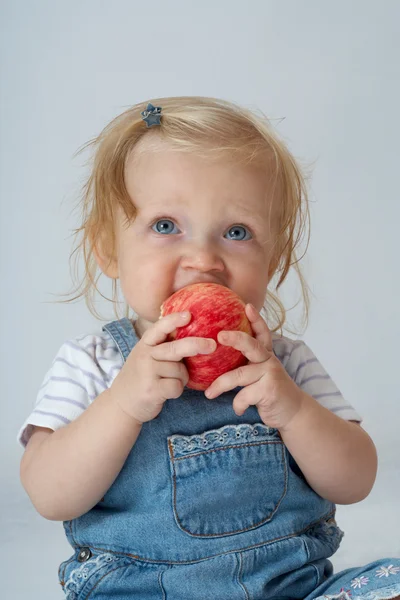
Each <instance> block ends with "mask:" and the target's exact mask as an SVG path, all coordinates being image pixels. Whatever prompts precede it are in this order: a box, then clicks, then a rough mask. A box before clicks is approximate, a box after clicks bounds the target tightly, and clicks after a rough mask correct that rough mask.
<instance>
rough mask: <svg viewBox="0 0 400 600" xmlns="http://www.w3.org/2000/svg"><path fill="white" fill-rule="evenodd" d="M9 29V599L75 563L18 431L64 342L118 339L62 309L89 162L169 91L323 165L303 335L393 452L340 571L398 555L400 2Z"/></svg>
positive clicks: (4, 365) (242, 6)
mask: <svg viewBox="0 0 400 600" xmlns="http://www.w3.org/2000/svg"><path fill="white" fill-rule="evenodd" d="M0 21H1V31H0V44H1V91H0V94H1V106H0V110H1V123H0V125H1V146H0V159H1V160H0V170H1V171H0V193H1V214H0V217H1V234H0V244H1V248H0V250H1V252H0V261H1V313H0V314H1V338H0V339H1V361H0V365H1V382H2V393H1V403H2V422H1V432H0V433H1V436H0V448H1V452H2V456H3V459H2V461H1V481H0V483H1V489H2V493H1V500H0V502H1V504H2V506H1V519H2V525H1V531H2V536H1V542H0V544H1V548H0V553H1V556H0V564H1V570H2V579H1V581H2V583H1V587H2V590H3V592H4V591H7V592H8V593H9V595H8V596H7V597H9V598H12V599H13V600H20V599H21V600H22V598H24V599H25V598H26V597H29V598H35V599H36V598H40V600H50V599H51V600H55V599H56V598H60V599H61V597H62V592H61V589H60V588H59V585H58V581H57V568H58V565H59V563H60V562H61V561H62V560H65V559H66V558H67V557H68V556H69V555H70V554H71V549H70V547H69V545H68V544H67V542H66V540H65V539H64V533H63V530H62V525H61V524H60V523H54V522H49V521H45V520H44V519H43V518H41V517H40V516H38V515H37V514H36V513H35V511H34V509H33V508H32V507H31V506H30V503H29V500H28V498H27V496H26V495H25V493H24V491H23V490H22V488H21V486H20V484H19V479H18V465H19V460H20V457H21V454H22V449H21V448H20V447H19V446H18V445H17V443H16V441H15V438H16V434H17V431H18V428H19V427H20V425H21V424H22V422H23V420H24V419H25V417H26V415H27V414H28V413H29V412H30V410H31V408H32V405H33V403H34V401H35V397H36V393H37V390H38V388H39V386H40V385H41V382H42V379H43V376H44V374H45V372H46V371H47V369H48V368H49V366H50V364H51V361H52V359H53V357H54V355H55V353H56V351H57V350H58V348H59V346H60V345H61V343H62V342H63V341H64V340H65V339H67V338H71V337H75V336H78V335H80V334H83V333H88V332H89V331H92V330H97V329H99V327H100V326H101V323H98V322H96V321H95V319H94V318H93V317H91V316H90V314H89V313H88V311H87V309H86V306H85V304H84V302H80V303H76V304H72V305H60V304H54V303H51V302H52V300H53V299H54V296H52V295H51V294H58V293H62V292H65V291H68V290H69V289H70V274H69V265H68V258H69V253H70V250H71V242H72V238H71V233H72V230H73V228H74V227H76V226H77V224H78V220H77V219H78V214H77V213H73V212H72V209H73V208H74V206H75V204H76V199H77V194H78V192H79V186H80V185H81V183H82V181H83V177H84V174H85V168H84V167H83V163H82V159H81V158H75V159H74V158H73V154H74V152H75V151H76V150H77V149H78V148H79V147H80V146H81V145H82V144H83V143H85V142H86V141H87V140H89V139H91V138H92V137H94V136H95V135H97V134H98V133H99V132H100V130H101V129H102V128H103V127H104V126H105V125H106V123H107V122H108V121H109V120H110V119H111V118H113V117H114V116H116V115H117V114H118V113H120V112H122V111H123V110H124V109H125V108H127V107H128V106H130V105H132V104H135V103H137V102H145V101H146V100H147V99H150V98H154V97H159V96H168V95H170V96H178V95H202V96H216V97H222V98H225V99H229V100H233V101H235V102H239V103H241V104H243V105H244V106H246V107H248V108H254V109H259V110H261V111H263V112H264V113H265V114H267V115H268V116H269V117H270V118H271V119H274V123H276V127H277V131H278V132H279V133H280V134H281V135H282V136H284V138H285V139H286V141H287V143H288V144H289V147H290V149H291V150H292V151H293V153H294V155H295V156H296V157H297V158H298V159H299V160H300V161H301V162H302V163H304V164H310V163H312V164H313V178H312V182H311V187H310V198H311V201H312V229H311V243H310V247H309V252H308V258H307V260H306V262H305V269H306V275H307V278H308V281H309V284H310V286H311V289H312V292H313V298H312V309H311V317H310V324H309V328H308V330H307V331H306V333H305V335H304V339H305V340H306V342H307V343H308V344H309V345H310V347H311V348H312V349H313V351H314V352H315V353H316V355H317V356H318V357H319V359H320V360H321V362H322V364H323V365H324V366H325V368H326V369H327V370H328V372H329V373H330V374H331V375H332V377H333V379H334V380H335V382H336V383H337V385H338V386H339V388H340V389H341V390H342V392H343V394H344V395H345V396H346V398H347V399H348V400H349V401H350V403H351V404H352V405H353V406H354V407H355V408H356V410H357V411H358V412H360V413H361V414H362V415H363V416H364V424H363V425H364V427H365V429H366V430H367V431H368V432H369V434H370V435H371V437H372V438H373V439H374V441H375V444H376V446H377V448H378V453H379V458H380V469H379V474H378V478H377V481H376V485H375V488H374V490H373V491H372V493H371V494H370V496H369V497H368V498H367V499H366V500H364V501H363V502H362V503H360V504H356V505H352V506H340V507H338V522H339V525H340V526H341V528H342V529H344V530H345V532H346V536H345V538H344V541H343V543H342V547H341V548H340V550H339V551H338V553H337V554H336V555H335V557H334V558H333V563H334V566H335V568H336V569H337V570H340V569H344V568H347V567H351V566H357V565H361V564H363V563H366V562H370V561H372V560H374V559H376V558H382V557H385V556H395V555H397V556H399V555H400V536H399V529H400V526H399V519H398V512H397V510H396V509H397V506H398V498H399V493H400V467H399V465H400V459H399V449H400V442H399V439H398V430H399V421H400V408H399V402H400V394H399V388H398V368H399V367H398V337H399V328H400V327H399V324H400V319H399V313H398V307H399V301H398V298H399V268H398V253H399V252H398V238H399V225H398V223H399V219H400V210H399V183H398V174H399V137H400V136H399V134H400V118H399V106H400V93H399V90H400V86H399V59H400V36H399V22H400V2H398V1H396V0H392V1H390V0H380V1H379V0H376V1H371V0H368V1H367V0H356V1H354V0H335V1H334V2H333V1H329V2H328V1H323V0H303V1H302V2H298V1H294V0H293V1H289V0H275V1H272V0H269V1H268V0H258V1H256V0H247V1H246V2H245V1H244V0H243V1H239V0H202V1H201V2H197V3H192V2H188V1H187V0H186V1H185V2H183V1H181V2H178V1H176V0H170V1H169V2H161V1H160V0H152V1H151V2H147V3H146V2H142V1H141V2H138V1H132V0H130V1H128V0H126V1H123V0H113V1H112V2H111V1H109V2H106V1H100V0H98V1H95V0H92V1H89V0H69V1H68V2H64V1H57V2H54V0H51V1H50V0H48V1H45V0H35V1H29V0H25V1H24V0H3V1H2V2H1V4H0ZM283 117H284V120H282V118H283ZM289 283H290V285H289V286H288V287H287V290H288V291H287V292H286V293H287V295H288V299H289V302H292V301H294V300H296V298H297V292H298V289H297V288H296V280H295V279H292V280H291V282H289ZM295 314H296V313H295ZM109 317H110V318H113V315H112V312H111V310H109ZM84 450H85V449H84V448H82V452H84Z"/></svg>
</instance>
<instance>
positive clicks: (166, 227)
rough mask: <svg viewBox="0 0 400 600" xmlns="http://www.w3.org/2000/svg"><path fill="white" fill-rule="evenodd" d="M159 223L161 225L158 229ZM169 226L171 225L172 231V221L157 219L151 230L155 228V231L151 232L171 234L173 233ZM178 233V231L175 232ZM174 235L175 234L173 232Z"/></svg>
mask: <svg viewBox="0 0 400 600" xmlns="http://www.w3.org/2000/svg"><path fill="white" fill-rule="evenodd" d="M159 223H161V226H160V227H159ZM171 225H172V230H173V228H174V226H175V223H174V222H173V221H170V219H159V220H158V221H156V222H155V223H154V225H152V229H153V227H154V226H155V227H156V229H153V231H156V232H157V233H164V234H166V233H173V231H171ZM177 231H179V230H177ZM174 233H176V232H174Z"/></svg>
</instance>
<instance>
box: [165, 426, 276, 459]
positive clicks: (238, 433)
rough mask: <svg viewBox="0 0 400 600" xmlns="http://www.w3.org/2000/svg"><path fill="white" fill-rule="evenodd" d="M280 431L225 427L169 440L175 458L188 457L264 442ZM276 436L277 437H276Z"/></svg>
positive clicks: (259, 427) (178, 436) (263, 428)
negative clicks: (199, 452)
mask: <svg viewBox="0 0 400 600" xmlns="http://www.w3.org/2000/svg"><path fill="white" fill-rule="evenodd" d="M277 432H278V430H277V429H274V428H272V427H268V425H263V424H261V423H256V424H255V425H250V424H248V423H242V424H241V425H225V426H224V427H221V428H220V429H212V430H211V431H206V432H205V433H201V434H198V435H190V436H187V435H172V436H171V437H170V438H169V440H170V443H171V445H172V449H173V452H174V457H175V458H179V457H181V456H187V455H188V454H192V453H193V452H194V451H198V450H213V449H214V448H221V447H224V446H231V445H238V444H243V443H249V442H263V441H266V440H270V439H271V437H276V434H277ZM274 434H275V435H274Z"/></svg>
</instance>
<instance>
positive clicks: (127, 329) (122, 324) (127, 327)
mask: <svg viewBox="0 0 400 600" xmlns="http://www.w3.org/2000/svg"><path fill="white" fill-rule="evenodd" d="M103 331H106V332H107V333H108V334H109V335H110V336H111V337H112V339H113V340H114V342H115V343H116V345H117V348H118V350H119V351H120V354H121V356H122V358H123V360H124V362H125V361H126V359H127V358H128V356H129V354H130V352H131V350H132V348H133V347H134V346H135V344H137V342H138V341H139V339H138V337H137V335H136V332H135V329H134V327H133V325H132V322H131V321H130V319H128V318H127V317H124V318H123V319H120V320H119V321H112V322H111V323H107V325H104V327H103Z"/></svg>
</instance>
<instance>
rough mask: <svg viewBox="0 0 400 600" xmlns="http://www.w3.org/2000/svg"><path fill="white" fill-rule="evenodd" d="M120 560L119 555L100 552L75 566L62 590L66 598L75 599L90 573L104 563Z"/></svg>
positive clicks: (68, 599)
mask: <svg viewBox="0 0 400 600" xmlns="http://www.w3.org/2000/svg"><path fill="white" fill-rule="evenodd" d="M119 560H120V557H119V556H114V554H100V555H99V556H97V557H96V558H91V559H90V560H88V561H87V562H85V563H82V564H80V565H79V567H76V568H75V569H74V570H73V571H71V573H70V574H69V577H68V579H67V581H66V582H65V585H64V592H65V594H66V596H67V600H76V599H77V598H78V593H79V591H80V589H81V587H82V586H83V585H84V583H85V581H86V580H87V579H89V577H90V576H91V575H92V573H93V572H94V571H96V570H98V569H100V568H101V567H103V566H104V565H106V564H109V563H112V562H117V561H119Z"/></svg>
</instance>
